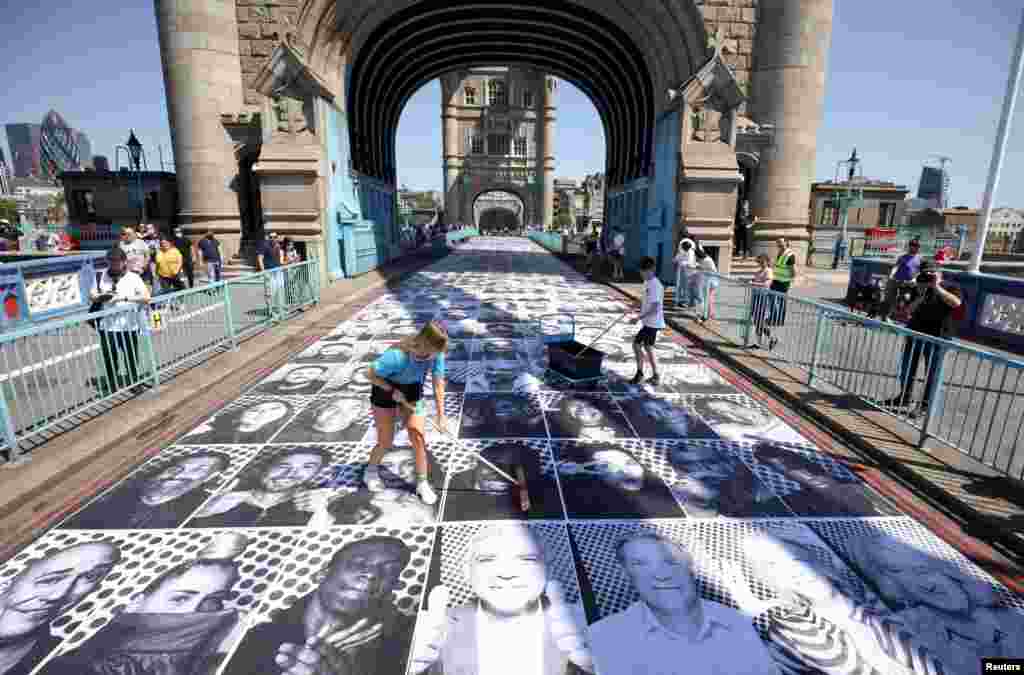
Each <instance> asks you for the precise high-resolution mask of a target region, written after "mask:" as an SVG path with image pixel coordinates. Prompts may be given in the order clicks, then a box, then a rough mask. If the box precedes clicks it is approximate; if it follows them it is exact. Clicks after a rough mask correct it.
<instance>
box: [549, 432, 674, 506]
mask: <svg viewBox="0 0 1024 675" xmlns="http://www.w3.org/2000/svg"><path fill="white" fill-rule="evenodd" d="M551 450H552V453H553V455H554V460H555V465H556V467H557V470H558V481H559V484H560V485H561V488H562V497H563V499H564V500H565V508H566V510H567V511H568V514H569V517H570V518H615V519H622V518H678V517H681V516H682V515H683V511H682V509H681V508H680V507H679V504H678V503H676V500H675V498H674V497H673V496H672V493H671V491H670V490H669V489H668V487H667V486H666V485H665V483H664V482H663V481H662V480H661V478H659V477H658V476H657V475H656V474H654V473H652V472H651V471H648V470H647V469H646V468H645V467H644V465H643V464H641V463H640V462H639V461H638V460H637V458H636V456H635V455H634V454H633V453H632V452H630V451H629V450H628V449H627V447H626V445H625V444H624V443H621V442H615V441H605V442H600V441H586V442H584V441H552V443H551Z"/></svg>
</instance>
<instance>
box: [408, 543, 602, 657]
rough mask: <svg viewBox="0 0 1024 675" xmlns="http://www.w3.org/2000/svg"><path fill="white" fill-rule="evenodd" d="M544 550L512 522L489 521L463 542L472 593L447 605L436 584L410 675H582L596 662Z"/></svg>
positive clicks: (578, 610) (578, 611) (576, 609)
mask: <svg viewBox="0 0 1024 675" xmlns="http://www.w3.org/2000/svg"><path fill="white" fill-rule="evenodd" d="M547 558H548V551H547V550H546V548H545V546H544V545H543V544H542V543H541V542H540V541H539V540H538V538H537V537H536V535H535V534H534V533H533V532H531V531H530V529H529V528H528V527H527V526H525V525H521V524H517V523H505V524H501V525H488V526H485V527H483V528H481V529H480V530H479V531H477V532H476V533H475V534H474V535H473V536H472V538H470V540H469V543H468V545H467V548H466V554H465V559H464V562H463V565H464V566H463V570H464V572H463V573H464V575H465V580H466V582H467V583H468V584H469V586H470V588H471V589H472V591H473V594H474V596H475V598H474V599H473V600H472V601H471V602H469V603H467V604H465V605H462V606H459V607H451V608H450V607H448V604H449V597H450V591H449V589H448V588H447V587H446V586H443V585H439V586H435V587H434V588H433V589H432V590H431V592H430V596H429V598H428V604H427V609H426V610H425V611H423V612H421V615H420V619H419V626H418V628H417V632H416V645H415V647H414V649H413V656H412V664H411V668H410V672H411V673H413V674H414V675H421V674H423V673H429V674H430V675H459V674H461V673H465V674H467V675H468V674H469V673H474V674H475V675H505V674H506V673H515V674H516V675H582V674H583V673H593V672H594V667H593V662H592V659H591V655H590V645H589V640H588V639H587V632H586V624H585V621H584V619H583V611H582V607H581V606H580V605H579V603H575V604H569V603H568V602H567V601H566V599H565V593H564V590H563V588H562V587H561V584H560V583H559V582H558V581H557V580H556V579H552V578H550V576H549V565H548V560H547Z"/></svg>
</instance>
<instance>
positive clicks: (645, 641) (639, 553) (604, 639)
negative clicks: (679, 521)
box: [590, 533, 780, 675]
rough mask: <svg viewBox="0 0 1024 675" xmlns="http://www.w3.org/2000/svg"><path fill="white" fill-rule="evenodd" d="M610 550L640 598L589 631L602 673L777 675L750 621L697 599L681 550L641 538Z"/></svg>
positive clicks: (657, 539) (688, 559)
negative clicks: (614, 554)
mask: <svg viewBox="0 0 1024 675" xmlns="http://www.w3.org/2000/svg"><path fill="white" fill-rule="evenodd" d="M615 552H616V557H617V558H618V561H619V564H620V565H621V566H622V569H623V571H624V572H625V573H626V576H627V577H628V578H629V581H630V584H631V585H632V587H633V590H634V591H636V593H637V595H639V596H640V599H639V600H638V601H637V602H634V603H633V604H632V605H630V606H629V607H628V608H626V609H624V610H623V611H621V612H618V613H616V614H612V615H610V616H606V617H605V618H603V619H601V620H600V621H598V622H596V623H595V624H593V625H592V626H591V627H590V631H591V637H592V640H591V643H592V645H593V647H592V650H593V654H594V660H595V663H596V665H597V667H598V668H600V670H601V672H602V673H612V674H613V675H614V674H618V673H629V674H630V675H780V673H779V669H778V666H777V665H776V664H775V662H774V660H773V659H772V657H771V655H770V654H769V652H768V649H767V648H766V647H765V645H764V643H763V642H762V641H761V638H760V636H759V635H758V634H757V631H756V630H754V626H753V623H752V621H751V619H750V618H748V617H746V616H744V615H743V614H742V613H740V612H739V611H737V610H734V609H731V608H729V607H726V606H725V605H721V604H719V603H717V602H710V601H708V600H704V599H702V598H701V597H700V594H699V593H698V591H697V583H696V579H695V577H694V571H693V560H692V559H691V557H690V555H689V554H688V553H687V552H686V551H685V550H683V548H682V547H680V546H678V545H677V544H675V543H673V542H671V541H668V540H666V539H664V538H662V537H660V536H658V535H656V534H653V533H638V534H635V535H632V536H630V537H628V538H626V539H623V540H622V541H620V542H619V544H618V546H617V547H616V551H615Z"/></svg>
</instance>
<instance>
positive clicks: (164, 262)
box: [156, 236, 185, 295]
mask: <svg viewBox="0 0 1024 675" xmlns="http://www.w3.org/2000/svg"><path fill="white" fill-rule="evenodd" d="M183 269H184V262H183V258H182V255H181V251H179V250H178V249H177V248H176V247H175V246H174V241H173V240H172V238H171V237H168V236H164V237H161V238H160V250H159V251H157V254H156V275H157V277H158V278H159V279H160V291H161V292H160V294H161V295H164V294H166V293H174V292H176V291H183V290H185V280H184V278H183V276H182V270H183Z"/></svg>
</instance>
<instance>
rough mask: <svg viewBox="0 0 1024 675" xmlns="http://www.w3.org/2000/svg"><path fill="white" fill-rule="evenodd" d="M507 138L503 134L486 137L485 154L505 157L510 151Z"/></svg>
mask: <svg viewBox="0 0 1024 675" xmlns="http://www.w3.org/2000/svg"><path fill="white" fill-rule="evenodd" d="M509 146H510V142H509V137H508V136H506V135H505V134H489V135H488V136H487V154H489V155H507V154H509V151H510V149H511V148H510V147H509Z"/></svg>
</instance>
